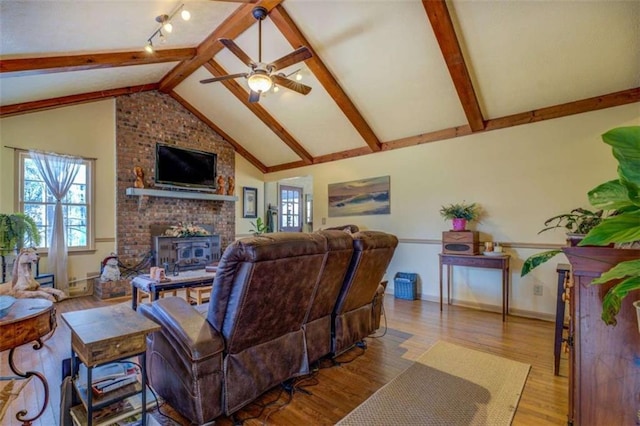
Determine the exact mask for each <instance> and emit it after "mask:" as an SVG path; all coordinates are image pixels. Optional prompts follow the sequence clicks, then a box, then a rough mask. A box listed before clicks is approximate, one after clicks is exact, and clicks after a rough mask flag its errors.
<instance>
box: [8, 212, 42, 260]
mask: <svg viewBox="0 0 640 426" xmlns="http://www.w3.org/2000/svg"><path fill="white" fill-rule="evenodd" d="M38 244H40V232H39V231H38V226H37V225H36V223H35V221H34V220H33V219H32V218H31V217H30V216H27V215H25V214H23V213H11V214H4V213H0V254H2V255H5V254H9V253H11V252H12V251H14V250H19V249H21V248H22V247H24V246H25V245H38Z"/></svg>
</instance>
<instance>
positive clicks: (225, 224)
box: [116, 91, 235, 265]
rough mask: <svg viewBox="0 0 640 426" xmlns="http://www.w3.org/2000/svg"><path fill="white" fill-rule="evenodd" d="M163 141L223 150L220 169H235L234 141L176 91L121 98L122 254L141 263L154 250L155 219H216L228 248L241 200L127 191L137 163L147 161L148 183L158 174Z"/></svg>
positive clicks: (143, 164)
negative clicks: (138, 194) (189, 108)
mask: <svg viewBox="0 0 640 426" xmlns="http://www.w3.org/2000/svg"><path fill="white" fill-rule="evenodd" d="M157 142H161V143H164V144H168V145H175V146H178V147H181V148H191V149H199V150H202V151H208V152H214V153H216V154H217V155H218V160H217V172H218V175H223V176H225V178H226V177H228V176H234V175H235V160H234V150H233V147H232V146H231V145H230V144H229V143H227V142H226V141H225V140H224V139H223V138H222V137H221V136H220V135H218V134H217V133H216V132H214V131H213V130H211V128H209V127H208V126H207V125H206V124H204V123H203V122H202V121H200V120H199V119H198V118H197V117H195V116H194V115H193V114H191V113H190V112H189V111H187V110H186V109H185V108H184V107H182V105H180V104H179V103H178V102H177V101H176V100H174V99H173V98H172V97H171V96H169V95H165V94H162V93H159V92H157V91H153V92H141V93H136V94H132V95H125V96H119V97H118V98H116V176H117V195H116V215H117V217H116V239H117V250H118V255H119V256H120V260H121V261H122V262H123V263H124V264H125V265H134V264H137V263H138V262H139V261H140V260H142V258H143V257H144V256H145V255H146V254H147V253H149V251H150V250H151V237H152V235H151V227H152V225H159V224H166V225H173V224H177V223H178V222H188V223H194V224H197V225H213V228H214V233H215V234H218V235H220V242H221V247H222V250H224V249H225V248H226V246H227V245H229V244H230V243H231V242H232V241H233V240H234V237H235V203H234V202H231V201H207V200H189V199H177V198H156V197H144V198H143V199H142V200H141V201H139V200H138V197H135V196H127V195H125V189H126V188H129V187H133V183H134V180H135V175H134V173H133V168H134V167H135V166H140V167H142V169H143V171H144V173H145V178H144V181H145V187H146V188H152V187H153V184H154V176H155V147H156V143H157Z"/></svg>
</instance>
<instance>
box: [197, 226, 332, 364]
mask: <svg viewBox="0 0 640 426" xmlns="http://www.w3.org/2000/svg"><path fill="white" fill-rule="evenodd" d="M326 241H327V240H326V239H325V238H324V237H323V236H321V235H317V234H304V233H276V234H267V235H264V236H258V237H252V238H245V239H241V240H238V241H236V242H234V243H233V244H231V245H230V246H229V247H227V249H226V250H225V252H224V254H223V255H222V258H221V259H220V263H219V265H218V270H217V271H216V278H215V280H214V283H213V289H212V293H211V298H210V303H209V311H208V313H207V319H208V321H209V322H210V323H211V324H212V325H213V326H214V327H215V328H216V329H217V330H219V331H220V332H221V333H222V335H223V336H224V338H225V341H226V346H227V348H226V352H227V353H238V352H241V351H243V350H244V349H246V348H249V347H252V346H256V345H258V344H261V343H263V342H269V341H271V340H274V339H276V338H277V337H279V336H283V335H285V334H287V333H291V332H295V331H298V330H300V329H301V327H302V324H303V322H304V318H305V316H306V314H307V311H308V309H309V306H310V303H311V298H312V294H313V291H314V288H315V286H316V283H317V280H318V277H319V275H320V271H321V268H322V266H323V262H324V258H325V252H326V244H327V242H326Z"/></svg>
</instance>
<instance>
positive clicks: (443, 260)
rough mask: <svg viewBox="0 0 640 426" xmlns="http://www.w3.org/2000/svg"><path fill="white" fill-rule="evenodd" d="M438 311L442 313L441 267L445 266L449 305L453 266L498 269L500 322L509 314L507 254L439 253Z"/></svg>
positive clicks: (449, 302) (449, 301)
mask: <svg viewBox="0 0 640 426" xmlns="http://www.w3.org/2000/svg"><path fill="white" fill-rule="evenodd" d="M438 256H440V310H441V311H442V265H447V304H449V305H450V304H451V282H452V278H453V266H467V267H473V268H489V269H500V270H501V271H502V321H505V320H506V316H507V315H508V314H509V258H510V256H509V255H508V254H502V255H500V256H485V255H482V254H480V255H473V256H470V255H462V254H446V253H440V254H439V255H438Z"/></svg>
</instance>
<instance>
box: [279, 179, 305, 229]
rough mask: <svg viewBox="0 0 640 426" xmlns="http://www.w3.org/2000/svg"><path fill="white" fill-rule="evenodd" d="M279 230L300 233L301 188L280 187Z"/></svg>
mask: <svg viewBox="0 0 640 426" xmlns="http://www.w3.org/2000/svg"><path fill="white" fill-rule="evenodd" d="M280 212H281V213H280V230H281V231H283V232H302V188H297V187H295V186H286V185H280Z"/></svg>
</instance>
